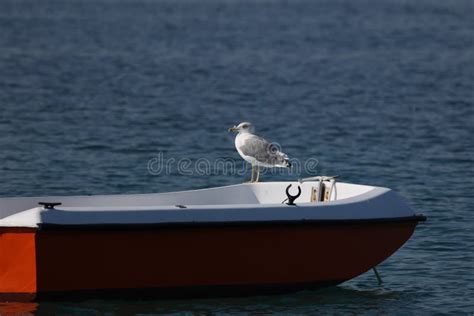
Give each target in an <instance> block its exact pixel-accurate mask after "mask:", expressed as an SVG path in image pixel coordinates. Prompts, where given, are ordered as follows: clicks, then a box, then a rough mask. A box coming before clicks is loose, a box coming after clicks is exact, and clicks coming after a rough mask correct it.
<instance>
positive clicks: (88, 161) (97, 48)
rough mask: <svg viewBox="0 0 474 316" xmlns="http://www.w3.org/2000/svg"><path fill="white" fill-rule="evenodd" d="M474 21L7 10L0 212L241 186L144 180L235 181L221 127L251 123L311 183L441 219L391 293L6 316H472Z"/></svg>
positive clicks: (393, 11) (217, 6)
mask: <svg viewBox="0 0 474 316" xmlns="http://www.w3.org/2000/svg"><path fill="white" fill-rule="evenodd" d="M473 16H474V2H473V1H470V0H457V1H443V0H420V1H416V2H415V1H403V0H381V1H380V0H362V1H343V0H327V1H309V0H308V1H306V0H295V1H284V0H262V1H250V0H200V1H197V0H196V1H191V0H180V1H172V0H156V1H153V0H135V1H125V0H93V1H78V0H68V1H59V0H58V1H55V0H43V1H34V0H2V1H1V2H0V109H1V112H0V179H1V181H0V196H35V195H52V194H64V195H73V194H104V193H145V192H164V191H174V190H185V189H195V188H204V187H211V186H217V185H226V184H233V183H238V182H241V181H244V180H248V177H249V175H248V174H246V175H245V176H242V175H241V174H237V173H223V172H219V170H211V172H206V173H204V174H202V173H198V172H193V171H192V170H194V169H192V167H191V172H187V171H190V170H186V172H185V173H183V172H182V170H179V168H178V167H177V166H176V164H171V167H170V168H169V170H167V172H161V173H153V172H150V170H149V168H148V166H149V162H150V161H151V160H153V159H154V158H156V157H159V155H162V157H163V159H164V160H166V161H171V160H170V159H175V161H178V160H180V159H190V162H191V164H192V166H194V164H195V163H196V162H197V161H198V160H199V159H200V158H202V159H207V160H206V161H209V162H214V161H216V160H218V159H222V158H233V159H235V160H236V161H237V166H239V167H241V166H242V163H241V162H240V160H238V159H239V157H238V155H237V153H236V152H235V150H234V145H233V138H232V135H230V134H229V133H228V132H227V131H226V130H227V128H228V127H230V126H232V125H233V124H235V123H238V122H240V121H243V120H248V121H251V122H252V123H253V124H254V125H255V126H256V129H257V132H258V133H259V134H261V135H263V136H265V137H266V138H268V139H270V140H273V141H277V142H278V143H280V144H281V146H282V149H283V151H285V152H286V153H287V154H288V155H290V156H291V157H293V158H297V159H299V161H302V162H304V161H307V160H308V159H310V158H315V159H317V161H318V162H319V163H318V164H317V166H316V170H315V173H318V174H339V175H341V177H342V179H343V180H344V181H347V182H354V183H362V184H372V185H380V186H386V187H390V188H393V189H394V190H396V191H398V192H399V193H400V194H401V195H403V196H404V197H405V198H406V199H407V200H408V201H409V203H410V204H411V205H412V206H413V208H414V209H416V210H417V212H418V213H424V214H425V215H427V216H428V217H429V220H428V221H427V222H426V223H423V224H421V225H420V226H419V227H418V229H417V231H416V233H415V234H414V236H413V237H412V239H411V240H410V241H409V242H408V243H407V244H406V245H405V246H404V247H403V248H402V249H401V250H399V251H398V252H397V253H396V254H395V255H394V256H392V257H391V258H389V259H388V260H387V261H385V262H384V263H383V264H382V265H380V267H379V272H380V273H381V274H382V277H383V280H384V283H383V285H382V286H379V285H378V284H377V282H376V279H375V277H374V276H373V274H372V273H371V272H368V273H366V274H364V275H362V276H360V277H358V278H356V279H354V280H352V281H350V282H346V283H344V284H342V285H340V286H337V287H333V288H328V289H323V290H320V291H314V292H301V293H296V294H291V295H280V296H269V297H254V298H244V299H243V298H240V299H210V300H186V301H184V300H182V301H138V300H125V301H111V300H101V298H100V297H97V299H95V300H88V301H76V302H59V303H58V302H39V303H35V304H0V314H15V311H16V312H19V313H21V312H24V313H27V314H38V315H49V314H58V315H98V314H106V315H126V314H127V315H128V314H130V315H132V314H136V315H144V314H146V315H153V314H159V313H174V314H214V313H216V314H229V313H232V314H233V313H238V314H247V313H258V314H294V313H297V314H346V313H348V314H400V315H406V314H418V313H423V314H435V313H440V314H444V313H453V314H472V313H474V251H473V249H474V229H473V226H474V209H473V204H474V193H473V192H474V181H473V178H474V168H473V167H474V164H473V162H474V140H473V135H474V128H473V126H474V19H473ZM313 171H314V170H313ZM303 175H304V174H303ZM299 176H301V174H299V173H298V172H294V171H290V172H283V173H270V174H265V175H263V180H267V181H268V180H282V179H295V178H297V177H299ZM190 264H192V263H190ZM270 264H271V263H270ZM348 264H350V263H348Z"/></svg>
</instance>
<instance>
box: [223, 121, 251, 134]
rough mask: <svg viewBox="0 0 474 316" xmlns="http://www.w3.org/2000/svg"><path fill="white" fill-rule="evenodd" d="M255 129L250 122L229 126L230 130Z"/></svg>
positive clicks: (249, 131)
mask: <svg viewBox="0 0 474 316" xmlns="http://www.w3.org/2000/svg"><path fill="white" fill-rule="evenodd" d="M254 131H255V129H254V128H253V125H252V123H250V122H242V123H240V124H239V125H237V126H233V127H231V128H229V132H237V133H253V132H254Z"/></svg>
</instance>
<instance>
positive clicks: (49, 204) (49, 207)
mask: <svg viewBox="0 0 474 316" xmlns="http://www.w3.org/2000/svg"><path fill="white" fill-rule="evenodd" d="M38 204H39V205H41V206H43V208H45V209H47V210H53V209H54V207H55V206H58V205H61V204H62V203H60V202H38Z"/></svg>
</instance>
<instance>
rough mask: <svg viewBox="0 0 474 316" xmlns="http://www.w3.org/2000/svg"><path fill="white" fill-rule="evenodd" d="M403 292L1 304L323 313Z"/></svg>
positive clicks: (46, 308)
mask: <svg viewBox="0 0 474 316" xmlns="http://www.w3.org/2000/svg"><path fill="white" fill-rule="evenodd" d="M403 295H408V294H403V293H399V292H396V291H391V290H389V289H386V288H383V287H372V288H368V289H356V288H354V287H347V286H337V287H332V288H326V289H321V290H317V291H304V292H299V293H295V294H292V295H275V296H258V297H249V298H225V299H223V298H219V299H199V300H164V301H159V300H142V301H136V300H121V301H115V300H87V301H75V302H67V301H66V302H41V303H40V304H36V303H4V304H0V315H2V316H3V315H53V314H54V315H104V314H108V315H133V314H146V315H157V314H182V313H192V314H206V315H207V314H216V313H217V314H231V313H232V314H234V313H241V314H245V313H252V314H270V313H310V312H318V311H319V312H322V311H324V310H326V309H327V308H328V307H331V308H336V309H337V310H338V311H340V312H354V310H353V308H352V307H351V308H349V307H348V306H353V305H354V304H357V305H358V306H359V308H360V310H361V311H363V310H364V309H371V310H377V305H380V306H386V304H387V303H389V302H390V301H391V300H398V299H403Z"/></svg>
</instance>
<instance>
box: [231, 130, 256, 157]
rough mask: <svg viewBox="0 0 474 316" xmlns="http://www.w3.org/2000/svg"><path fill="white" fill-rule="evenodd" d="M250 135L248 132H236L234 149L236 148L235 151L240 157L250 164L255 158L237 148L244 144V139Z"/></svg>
mask: <svg viewBox="0 0 474 316" xmlns="http://www.w3.org/2000/svg"><path fill="white" fill-rule="evenodd" d="M250 137H252V134H250V133H238V134H237V136H235V149H237V152H238V153H239V155H240V157H242V158H243V159H244V160H245V161H247V162H248V163H251V164H256V163H258V162H257V159H255V158H254V157H251V156H247V155H244V153H242V151H241V150H240V149H239V148H240V147H242V146H243V145H244V144H245V141H246V140H247V139H249V138H250Z"/></svg>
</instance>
